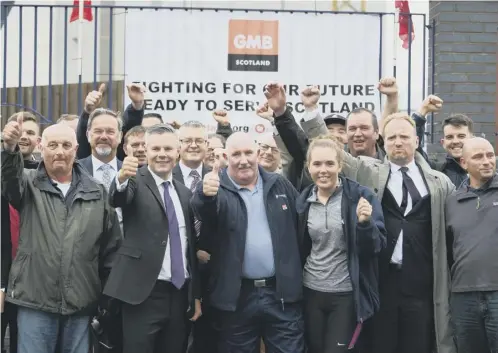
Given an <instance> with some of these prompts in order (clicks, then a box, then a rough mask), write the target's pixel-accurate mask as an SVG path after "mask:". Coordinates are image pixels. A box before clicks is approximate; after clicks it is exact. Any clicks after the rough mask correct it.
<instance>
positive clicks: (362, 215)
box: [356, 197, 372, 223]
mask: <svg viewBox="0 0 498 353" xmlns="http://www.w3.org/2000/svg"><path fill="white" fill-rule="evenodd" d="M356 215H357V216H358V222H359V223H364V222H368V221H369V220H370V217H372V205H370V202H368V201H367V200H366V199H365V198H363V197H362V198H361V199H360V201H358V207H356Z"/></svg>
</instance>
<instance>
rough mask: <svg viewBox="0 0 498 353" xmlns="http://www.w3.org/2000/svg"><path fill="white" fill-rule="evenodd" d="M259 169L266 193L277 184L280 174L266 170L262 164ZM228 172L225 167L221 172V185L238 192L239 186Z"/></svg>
mask: <svg viewBox="0 0 498 353" xmlns="http://www.w3.org/2000/svg"><path fill="white" fill-rule="evenodd" d="M258 169H259V175H260V176H261V178H262V179H263V190H264V192H265V193H266V192H267V191H268V190H269V189H270V188H271V187H272V185H273V184H275V181H277V179H278V176H279V175H278V174H277V173H269V172H267V171H265V170H264V169H263V168H261V166H259V165H258ZM227 173H228V169H227V168H225V169H223V171H222V172H221V176H220V186H221V187H222V188H224V189H227V190H230V191H232V192H238V190H237V188H236V187H235V185H233V183H232V181H231V180H230V178H229V177H228V174H227Z"/></svg>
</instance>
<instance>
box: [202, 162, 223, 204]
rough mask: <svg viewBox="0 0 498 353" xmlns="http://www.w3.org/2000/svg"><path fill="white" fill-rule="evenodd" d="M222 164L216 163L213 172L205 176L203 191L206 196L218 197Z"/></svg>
mask: <svg viewBox="0 0 498 353" xmlns="http://www.w3.org/2000/svg"><path fill="white" fill-rule="evenodd" d="M219 173H220V162H219V161H216V162H215V163H214V166H213V170H212V171H211V172H209V173H207V174H206V175H205V176H204V180H203V181H202V190H203V191H204V195H206V196H216V194H217V193H218V190H219V188H220V174H219Z"/></svg>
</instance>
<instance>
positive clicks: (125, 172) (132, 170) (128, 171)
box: [118, 156, 138, 184]
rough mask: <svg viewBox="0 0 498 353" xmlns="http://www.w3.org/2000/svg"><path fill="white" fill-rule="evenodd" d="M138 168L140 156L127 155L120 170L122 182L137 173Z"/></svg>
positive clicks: (120, 180) (120, 181)
mask: <svg viewBox="0 0 498 353" xmlns="http://www.w3.org/2000/svg"><path fill="white" fill-rule="evenodd" d="M137 169H138V158H135V157H133V156H127V157H126V158H125V159H124V161H123V165H122V166H121V169H120V170H119V175H118V181H119V183H120V184H123V183H124V182H125V181H126V180H128V179H130V178H132V177H134V176H136V175H137Z"/></svg>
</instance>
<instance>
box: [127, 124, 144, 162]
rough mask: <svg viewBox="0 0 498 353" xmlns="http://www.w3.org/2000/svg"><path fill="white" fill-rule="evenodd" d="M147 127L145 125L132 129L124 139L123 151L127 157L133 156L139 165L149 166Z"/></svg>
mask: <svg viewBox="0 0 498 353" xmlns="http://www.w3.org/2000/svg"><path fill="white" fill-rule="evenodd" d="M145 131H146V129H145V127H144V126H143V125H140V126H135V127H133V128H131V129H130V130H129V131H128V132H127V133H126V135H125V137H124V140H123V141H124V143H123V150H124V153H125V154H126V155H127V156H133V157H135V158H136V159H137V160H138V165H139V166H140V167H141V166H144V165H146V164H147V156H146V154H145Z"/></svg>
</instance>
